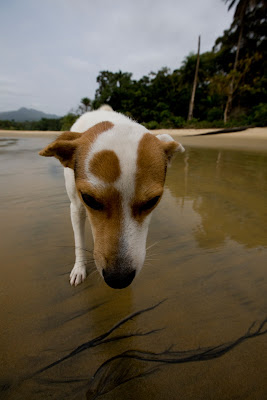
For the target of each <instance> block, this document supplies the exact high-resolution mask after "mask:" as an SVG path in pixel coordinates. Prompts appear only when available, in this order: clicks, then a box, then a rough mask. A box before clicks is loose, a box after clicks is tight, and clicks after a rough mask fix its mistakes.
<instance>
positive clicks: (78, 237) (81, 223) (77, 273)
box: [70, 203, 86, 286]
mask: <svg viewBox="0 0 267 400" xmlns="http://www.w3.org/2000/svg"><path fill="white" fill-rule="evenodd" d="M70 215H71V222H72V227H73V232H74V242H75V264H74V267H73V269H72V271H71V273H70V284H71V285H75V286H77V285H79V284H80V283H82V282H83V281H84V280H85V278H86V250H85V232H84V231H85V219H86V212H85V208H84V206H83V205H81V207H80V208H77V207H76V204H72V203H71V205H70Z"/></svg>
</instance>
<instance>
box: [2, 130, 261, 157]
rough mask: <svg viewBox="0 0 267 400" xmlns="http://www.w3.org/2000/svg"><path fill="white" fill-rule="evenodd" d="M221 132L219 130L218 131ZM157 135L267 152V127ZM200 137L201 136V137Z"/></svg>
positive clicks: (201, 144)
mask: <svg viewBox="0 0 267 400" xmlns="http://www.w3.org/2000/svg"><path fill="white" fill-rule="evenodd" d="M218 130H219V129H218ZM152 132H153V133H154V134H155V135H158V134H160V133H161V134H162V133H168V134H170V135H171V136H172V137H173V138H175V139H177V140H178V141H179V142H181V143H182V144H183V145H185V146H187V145H188V146H190V147H192V146H196V147H206V148H224V149H240V150H257V151H263V152H267V127H264V128H250V129H247V130H245V131H241V132H234V133H220V134H216V135H207V136H206V135H204V136H201V135H202V134H204V133H207V132H216V129H159V130H154V131H152ZM60 133H61V132H57V131H16V130H0V137H16V136H20V137H23V136H25V137H38V136H51V137H54V136H57V135H59V134H60ZM199 135H200V136H199Z"/></svg>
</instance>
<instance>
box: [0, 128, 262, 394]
mask: <svg viewBox="0 0 267 400" xmlns="http://www.w3.org/2000/svg"><path fill="white" fill-rule="evenodd" d="M37 136H38V137H25V135H19V136H16V137H15V136H14V137H11V136H9V137H8V138H0V187H1V191H0V220H1V224H0V236H1V241H0V255H1V266H0V270H1V280H0V302H1V307H0V320H1V324H0V397H1V399H3V400H24V399H26V398H27V399H30V400H46V399H48V398H49V399H52V400H58V399H70V400H76V399H77V400H80V399H86V398H87V399H88V400H91V399H92V400H93V399H96V398H97V399H98V398H99V399H105V400H114V399H116V400H125V399H127V400H136V399H139V400H165V399H169V400H177V399H179V400H196V399H197V400H214V399H216V400H233V399H240V400H255V399H264V398H266V393H267V383H266V376H267V364H266V354H267V348H266V343H267V341H266V339H267V331H266V323H265V324H264V323H263V321H264V320H265V318H266V314H267V303H266V300H267V299H266V292H267V287H266V259H267V239H266V238H267V234H266V195H267V155H266V153H262V152H260V151H254V150H253V151H252V150H251V149H247V150H244V151H239V150H235V149H232V150H231V151H229V150H228V149H227V150H224V149H212V148H200V147H196V146H189V145H186V152H185V153H183V154H178V155H177V157H176V159H175V160H174V161H173V163H172V166H171V168H170V169H169V170H168V173H167V179H166V188H165V192H164V196H163V198H162V200H161V202H160V204H159V206H158V207H157V208H156V210H155V211H154V214H153V216H152V220H151V225H150V228H149V234H148V241H147V246H148V247H149V246H152V247H151V248H150V249H149V250H148V254H147V260H146V262H145V265H144V268H143V270H142V271H141V273H140V275H139V276H138V277H137V278H136V279H135V280H134V282H133V284H132V285H131V286H130V287H128V288H126V289H124V290H113V289H111V288H109V287H107V286H106V285H105V283H104V282H103V279H102V278H101V277H100V275H99V274H98V273H97V272H95V271H94V269H91V267H92V268H93V265H92V264H91V261H92V257H91V250H92V247H93V243H92V235H91V232H90V229H89V227H87V249H88V263H89V264H88V267H90V268H89V272H90V276H89V277H88V279H87V280H86V281H85V282H84V283H83V284H82V285H80V286H78V287H76V288H73V287H70V285H69V282H68V277H69V272H70V270H71V268H72V266H73V260H74V248H73V233H72V228H71V222H70V212H69V201H68V198H67V195H66V192H65V188H64V178H63V168H62V167H61V165H60V163H59V162H58V161H57V160H56V159H54V158H49V159H47V158H44V157H40V156H39V155H38V151H39V150H40V149H41V148H43V147H44V146H45V145H46V144H48V143H49V142H50V141H51V138H52V137H53V136H56V134H55V133H52V134H49V135H45V134H42V133H41V134H40V133H39V134H38V135H37ZM205 138H206V137H205ZM205 138H204V137H203V138H202V139H205ZM208 138H209V137H208ZM181 139H182V138H181ZM186 139H187V138H186ZM188 139H189V138H188ZM192 139H193V138H192ZM179 140H180V139H179ZM181 141H182V140H181ZM182 143H183V144H185V143H184V142H182ZM162 301H163V302H162ZM154 306H155V307H154ZM153 307H154V308H153ZM139 311H140V313H139V314H136V313H138V312H139ZM127 317H130V318H129V319H128V320H125V318H127ZM123 320H124V321H125V322H124V323H122V324H121V325H120V326H117V328H116V329H115V330H114V331H112V332H110V333H109V331H110V329H111V328H112V327H114V326H116V324H118V323H119V321H123Z"/></svg>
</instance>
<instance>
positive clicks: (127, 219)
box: [40, 122, 184, 288]
mask: <svg viewBox="0 0 267 400" xmlns="http://www.w3.org/2000/svg"><path fill="white" fill-rule="evenodd" d="M178 151H184V149H183V147H182V146H181V145H180V144H179V143H177V142H175V141H174V140H173V139H172V138H171V136H169V135H166V134H163V135H158V136H154V135H152V134H151V133H149V132H147V131H146V130H145V128H143V127H142V126H141V125H138V124H129V125H127V124H126V125H123V124H119V125H113V124H112V123H111V122H101V123H99V124H97V125H95V126H93V127H92V128H90V129H89V130H88V131H86V132H84V133H82V134H81V133H76V132H65V133H63V134H62V135H60V136H59V137H58V138H57V139H56V140H55V141H54V142H53V143H51V144H50V145H48V146H47V147H46V148H45V149H43V150H42V151H41V152H40V155H42V156H46V157H49V156H54V157H56V158H58V159H59V160H60V162H61V163H62V164H63V166H64V167H68V168H72V169H73V170H74V174H75V183H76V189H77V192H78V194H79V196H80V199H81V201H82V202H83V204H84V205H85V207H86V209H87V213H88V217H89V220H90V222H91V227H92V232H93V237H94V259H95V263H96V266H97V268H98V270H99V272H100V273H101V275H102V276H103V277H104V280H105V282H106V283H107V284H108V285H109V286H111V287H113V288H124V287H126V286H128V285H130V283H131V282H132V280H133V279H134V277H135V275H136V274H137V273H138V272H139V271H140V270H141V268H142V266H143V263H144V260H145V255H146V237H147V231H148V225H149V221H150V218H151V212H152V211H153V210H154V208H155V207H156V206H157V204H158V203H159V201H160V199H161V196H162V193H163V186H164V181H165V176H166V170H167V166H168V164H169V163H170V161H171V159H172V157H173V155H174V154H175V153H176V152H178Z"/></svg>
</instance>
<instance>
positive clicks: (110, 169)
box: [90, 150, 121, 183]
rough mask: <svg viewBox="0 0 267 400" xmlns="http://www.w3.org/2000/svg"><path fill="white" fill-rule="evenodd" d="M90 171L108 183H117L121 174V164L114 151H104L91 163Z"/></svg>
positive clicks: (96, 155)
mask: <svg viewBox="0 0 267 400" xmlns="http://www.w3.org/2000/svg"><path fill="white" fill-rule="evenodd" d="M90 171H91V172H92V173H93V174H94V175H95V176H96V177H98V178H100V179H102V180H103V181H104V182H106V183H113V182H115V181H116V180H117V179H118V178H119V176H120V174H121V169H120V162H119V159H118V157H117V155H116V154H115V152H114V151H111V150H102V151H99V152H98V153H96V154H95V155H94V157H93V159H92V160H91V162H90Z"/></svg>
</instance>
